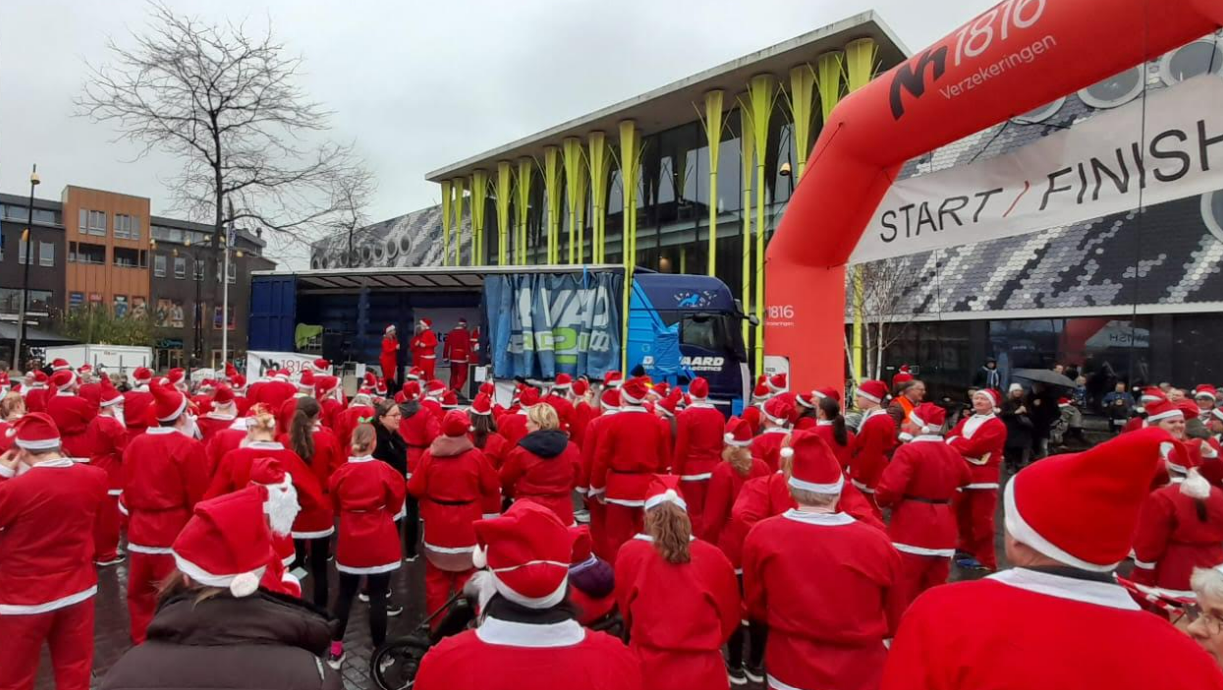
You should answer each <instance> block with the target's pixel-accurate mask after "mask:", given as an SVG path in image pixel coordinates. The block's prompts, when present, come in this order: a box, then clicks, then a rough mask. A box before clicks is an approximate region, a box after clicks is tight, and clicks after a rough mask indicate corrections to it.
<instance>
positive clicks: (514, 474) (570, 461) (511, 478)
mask: <svg viewBox="0 0 1223 690" xmlns="http://www.w3.org/2000/svg"><path fill="white" fill-rule="evenodd" d="M581 469H582V452H581V451H580V450H578V447H577V445H576V444H575V443H573V441H570V440H569V435H568V434H566V433H565V432H563V431H561V430H560V417H559V415H557V413H556V410H555V409H553V407H552V406H551V405H549V404H548V403H540V404H538V405H535V406H533V407H531V408H528V409H527V435H526V436H524V437H523V438H522V440H521V441H519V442H518V445H517V446H516V447H515V448H514V449H513V450H511V451H510V452H509V455H508V456H507V457H506V459H505V463H504V464H503V465H502V466H501V488H502V491H503V492H504V494H505V495H506V496H508V497H512V498H514V499H515V500H519V501H534V502H536V503H539V504H541V505H544V506H547V507H548V508H550V509H552V512H554V513H556V516H557V517H558V518H560V519H561V522H562V523H564V524H565V525H570V526H571V525H573V524H574V520H573V489H574V487H576V486H577V480H578V475H579V474H580V473H581Z"/></svg>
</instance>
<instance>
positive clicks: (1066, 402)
mask: <svg viewBox="0 0 1223 690" xmlns="http://www.w3.org/2000/svg"><path fill="white" fill-rule="evenodd" d="M1073 405H1074V403H1073V402H1071V400H1070V398H1058V399H1057V406H1058V407H1071V406H1073Z"/></svg>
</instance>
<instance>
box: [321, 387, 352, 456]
mask: <svg viewBox="0 0 1223 690" xmlns="http://www.w3.org/2000/svg"><path fill="white" fill-rule="evenodd" d="M319 407H321V408H322V413H321V414H320V415H319V421H320V422H322V424H323V426H325V427H327V428H328V429H331V430H332V431H335V427H336V420H337V419H338V418H339V416H340V414H341V413H343V412H344V410H345V409H346V408H345V403H342V402H340V401H339V400H336V399H335V398H327V399H326V400H320V401H319ZM345 455H348V453H345Z"/></svg>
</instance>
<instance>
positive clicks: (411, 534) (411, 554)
mask: <svg viewBox="0 0 1223 690" xmlns="http://www.w3.org/2000/svg"><path fill="white" fill-rule="evenodd" d="M413 404H415V403H413ZM374 417H375V422H374V433H375V434H377V446H375V447H374V457H375V458H377V459H378V460H381V461H382V462H385V463H386V464H388V465H390V466H391V467H393V468H395V471H396V472H398V473H399V474H401V475H403V476H404V477H405V478H407V476H408V442H407V441H405V440H404V439H403V436H400V435H399V422H400V421H401V420H402V419H403V417H404V411H403V406H402V405H396V404H395V402H394V401H393V400H383V401H382V402H380V403H378V404H377V405H375V406H374ZM395 519H396V521H397V522H399V524H400V529H401V531H402V532H403V554H404V560H406V561H408V562H411V561H414V560H416V542H417V540H418V538H419V536H420V504H419V503H417V502H416V499H414V498H412V497H411V496H409V497H408V498H407V500H406V501H404V504H403V513H402V514H401V515H399V516H398V517H397V518H395Z"/></svg>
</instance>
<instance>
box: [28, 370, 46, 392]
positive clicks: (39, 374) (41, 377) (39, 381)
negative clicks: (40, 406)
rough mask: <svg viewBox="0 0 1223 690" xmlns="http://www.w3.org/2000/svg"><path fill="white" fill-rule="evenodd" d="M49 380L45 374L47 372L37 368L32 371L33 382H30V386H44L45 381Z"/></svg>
mask: <svg viewBox="0 0 1223 690" xmlns="http://www.w3.org/2000/svg"><path fill="white" fill-rule="evenodd" d="M50 380H51V379H50V377H49V376H47V373H46V372H45V371H43V370H41V369H39V370H38V371H36V372H34V383H32V384H31V386H33V387H36V388H46V387H47V382H48V381H50Z"/></svg>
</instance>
